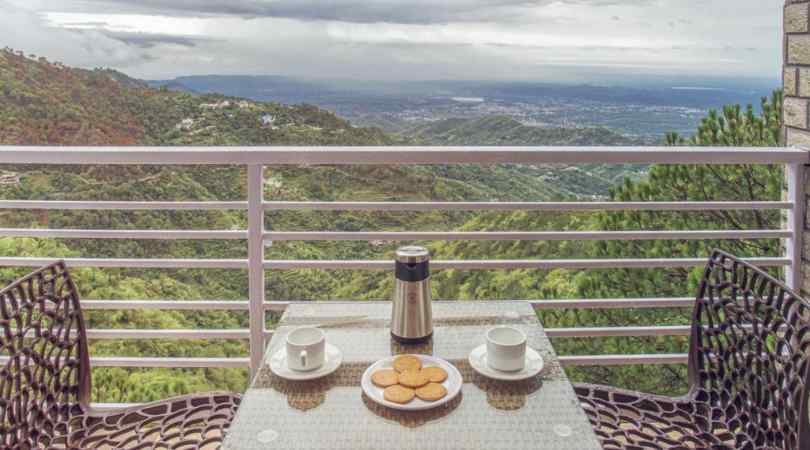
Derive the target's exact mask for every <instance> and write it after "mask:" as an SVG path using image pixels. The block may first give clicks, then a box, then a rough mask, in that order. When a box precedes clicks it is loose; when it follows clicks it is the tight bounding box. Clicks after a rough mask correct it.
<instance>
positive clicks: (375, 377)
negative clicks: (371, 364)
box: [371, 369, 399, 388]
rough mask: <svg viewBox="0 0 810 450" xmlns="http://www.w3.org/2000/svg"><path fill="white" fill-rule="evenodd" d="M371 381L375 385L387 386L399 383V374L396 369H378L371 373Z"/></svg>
mask: <svg viewBox="0 0 810 450" xmlns="http://www.w3.org/2000/svg"><path fill="white" fill-rule="evenodd" d="M371 382H372V383H374V384H375V385H377V386H379V387H382V388H386V387H388V386H393V385H395V384H397V383H399V374H398V373H397V371H396V370H391V369H385V370H378V371H376V372H374V373H373V374H371Z"/></svg>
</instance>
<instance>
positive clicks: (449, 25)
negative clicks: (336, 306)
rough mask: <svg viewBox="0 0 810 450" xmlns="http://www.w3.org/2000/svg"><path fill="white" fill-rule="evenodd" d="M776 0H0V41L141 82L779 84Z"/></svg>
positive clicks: (3, 44)
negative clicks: (692, 79) (646, 78)
mask: <svg viewBox="0 0 810 450" xmlns="http://www.w3.org/2000/svg"><path fill="white" fill-rule="evenodd" d="M781 5H782V1H781V0H252V1H249V0H0V30H1V31H0V45H2V46H8V47H11V48H14V49H17V50H23V51H25V52H26V53H33V54H36V55H38V56H45V57H47V58H49V59H52V60H55V61H61V62H63V63H65V64H68V65H72V66H79V67H111V68H115V69H118V70H121V71H123V72H125V73H127V74H129V75H131V76H135V77H139V78H144V79H169V78H174V77H176V76H182V75H202V74H250V75H285V76H293V77H303V78H321V79H355V80H364V79H366V80H391V81H398V80H439V79H447V80H521V81H575V82H588V81H596V80H598V79H599V77H603V76H604V75H605V74H611V75H612V76H616V75H617V74H619V75H621V74H625V73H627V74H633V75H635V76H640V75H641V76H643V75H645V74H651V75H653V74H657V75H662V74H664V75H672V76H673V77H677V76H710V77H732V78H736V77H739V78H769V79H777V78H778V77H779V76H780V74H779V72H780V65H781V50H780V49H781V45H782V43H781V36H780V34H781V11H782V6H781Z"/></svg>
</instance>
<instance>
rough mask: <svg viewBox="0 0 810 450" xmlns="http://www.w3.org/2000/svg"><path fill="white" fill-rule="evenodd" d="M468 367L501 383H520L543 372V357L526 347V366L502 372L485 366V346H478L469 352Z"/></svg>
mask: <svg viewBox="0 0 810 450" xmlns="http://www.w3.org/2000/svg"><path fill="white" fill-rule="evenodd" d="M469 361H470V366H472V368H473V370H475V371H476V372H478V373H480V374H481V375H483V376H485V377H488V378H492V379H495V380H501V381H520V380H525V379H527V378H531V377H533V376H535V375H537V374H538V373H540V371H541V370H543V357H542V356H540V354H539V353H537V352H536V351H535V350H534V349H533V348H529V347H526V365H525V367H523V369H522V370H517V371H515V372H504V371H502V370H495V369H493V368H491V367H489V365H488V364H487V345H486V344H483V345H479V346H478V347H475V349H473V351H471V352H470V358H469Z"/></svg>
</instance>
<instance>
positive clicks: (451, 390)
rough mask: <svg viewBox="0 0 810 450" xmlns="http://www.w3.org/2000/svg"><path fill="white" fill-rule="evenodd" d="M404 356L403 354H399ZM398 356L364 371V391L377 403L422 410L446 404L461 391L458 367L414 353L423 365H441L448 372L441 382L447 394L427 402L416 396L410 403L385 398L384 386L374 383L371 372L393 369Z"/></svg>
mask: <svg viewBox="0 0 810 450" xmlns="http://www.w3.org/2000/svg"><path fill="white" fill-rule="evenodd" d="M397 356H402V355H397ZM397 356H392V357H390V358H385V359H381V360H379V361H377V362H375V363H374V364H372V365H371V366H369V368H368V369H366V371H365V372H363V378H362V380H361V381H360V386H362V387H363V392H365V394H366V395H367V396H368V398H370V399H371V400H373V401H374V402H376V403H379V404H381V405H383V406H387V407H388V408H391V409H398V410H400V411H422V410H425V409H431V408H435V407H437V406H441V405H444V404H445V403H447V402H449V401H450V400H452V399H454V398H456V396H457V395H458V393H459V392H461V384H462V379H461V373H459V371H458V369H456V367H455V366H454V365H452V364H450V363H449V362H447V361H445V360H443V359H441V358H436V357H433V356H428V355H413V356H416V357H417V358H419V359H420V360H422V367H441V368H442V369H444V371H445V372H447V379H446V380H444V382H442V383H441V384H442V385H443V386H444V388H445V389H447V395H445V396H444V398H441V399H439V400H436V401H434V402H426V401H424V400H422V399H420V398H418V397H417V398H414V399H413V400H411V402H410V403H406V404H404V405H403V404H400V403H394V402H389V401H388V400H386V399H385V398H383V390H384V389H383V388H381V387H378V386H376V385H375V384H374V383H372V382H371V374H373V373H374V372H376V371H378V370H383V369H392V368H393V363H394V358H396V357H397Z"/></svg>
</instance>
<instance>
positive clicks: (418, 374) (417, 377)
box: [399, 370, 430, 388]
mask: <svg viewBox="0 0 810 450" xmlns="http://www.w3.org/2000/svg"><path fill="white" fill-rule="evenodd" d="M428 383H430V377H428V375H427V374H426V373H424V372H422V371H421V370H409V371H407V372H402V373H401V374H399V384H401V385H403V386H405V387H409V388H418V387H422V386H424V385H426V384H428Z"/></svg>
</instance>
